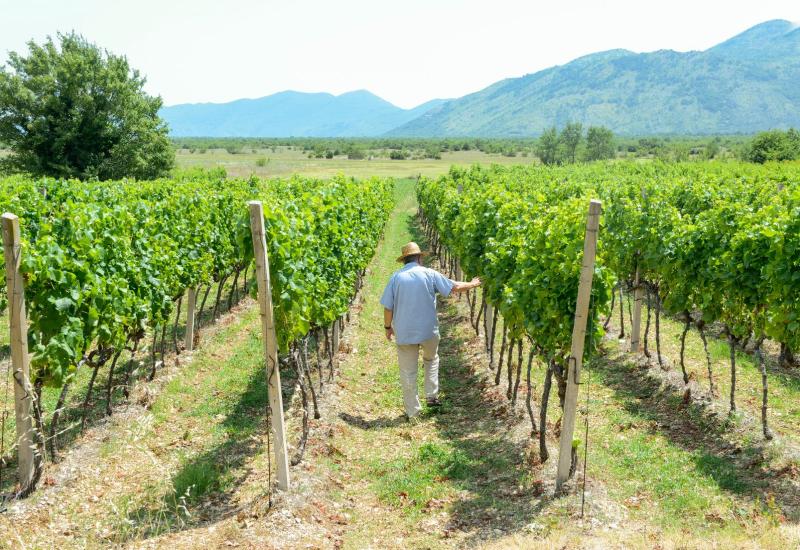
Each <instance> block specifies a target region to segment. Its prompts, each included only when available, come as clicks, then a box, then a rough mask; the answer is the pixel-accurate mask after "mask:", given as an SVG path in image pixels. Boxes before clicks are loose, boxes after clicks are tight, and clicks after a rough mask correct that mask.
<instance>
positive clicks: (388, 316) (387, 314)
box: [383, 308, 394, 342]
mask: <svg viewBox="0 0 800 550" xmlns="http://www.w3.org/2000/svg"><path fill="white" fill-rule="evenodd" d="M393 315H394V312H393V311H392V310H391V309H387V308H383V328H384V330H385V331H386V339H387V340H389V341H390V342H391V341H392V335H393V334H394V329H393V328H392V317H393Z"/></svg>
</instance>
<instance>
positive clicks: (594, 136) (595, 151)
mask: <svg viewBox="0 0 800 550" xmlns="http://www.w3.org/2000/svg"><path fill="white" fill-rule="evenodd" d="M584 158H585V159H586V160H587V161H593V160H606V159H610V158H614V134H613V132H611V130H609V129H608V128H605V127H603V126H589V128H588V130H586V152H585V155H584Z"/></svg>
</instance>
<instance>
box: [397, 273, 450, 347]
mask: <svg viewBox="0 0 800 550" xmlns="http://www.w3.org/2000/svg"><path fill="white" fill-rule="evenodd" d="M451 290H453V281H451V280H450V279H448V278H447V277H445V276H444V275H442V274H441V273H439V272H438V271H435V270H433V269H430V268H427V267H423V266H421V265H419V264H418V263H417V262H411V263H408V264H406V265H405V266H403V268H402V269H400V270H398V271H396V272H395V273H394V274H393V275H392V278H391V279H389V284H387V285H386V288H385V289H384V291H383V296H381V305H382V306H383V307H385V308H386V309H391V310H392V328H394V335H395V339H396V341H397V343H398V344H421V343H422V342H424V341H426V340H430V339H431V338H433V337H434V336H436V335H438V334H439V320H438V319H437V318H436V293H437V292H438V293H439V294H441V295H442V296H449V295H450V291H451Z"/></svg>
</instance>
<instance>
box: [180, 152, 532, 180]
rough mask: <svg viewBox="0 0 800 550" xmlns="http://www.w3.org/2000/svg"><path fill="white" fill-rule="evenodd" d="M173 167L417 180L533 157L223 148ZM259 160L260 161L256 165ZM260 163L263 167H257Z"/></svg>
mask: <svg viewBox="0 0 800 550" xmlns="http://www.w3.org/2000/svg"><path fill="white" fill-rule="evenodd" d="M175 158H176V165H177V166H178V167H183V168H193V167H202V168H214V167H218V166H219V167H222V168H225V170H226V171H227V173H228V175H229V176H231V177H248V176H251V175H256V176H260V177H276V176H289V175H292V174H300V175H303V176H309V177H317V178H330V177H332V176H335V175H336V174H346V175H348V176H353V177H356V178H367V177H370V176H380V177H397V178H416V177H417V176H418V175H420V174H421V175H423V176H438V175H440V174H444V173H446V172H447V171H448V170H449V169H450V166H453V165H456V166H469V165H471V164H476V163H483V164H489V163H496V164H525V163H533V162H535V160H534V159H533V158H528V159H526V158H525V157H506V156H503V155H499V154H498V155H494V154H493V155H489V154H486V153H482V152H481V151H475V150H473V151H455V152H446V153H442V158H441V159H437V160H434V159H418V160H411V159H409V160H390V159H388V158H385V157H381V158H375V159H373V160H369V159H364V160H349V159H348V158H347V157H344V156H339V157H335V158H333V159H310V158H308V155H307V154H306V153H304V152H303V151H302V150H298V149H289V148H288V147H276V148H275V152H273V151H272V150H271V149H261V150H258V151H256V152H252V150H248V152H246V153H237V154H235V155H232V154H230V153H228V152H227V151H225V150H224V149H212V150H207V151H206V152H204V153H201V152H199V151H196V152H194V153H190V152H189V151H188V150H186V149H180V150H178V151H177V154H176V157H175ZM259 161H262V162H259ZM259 164H264V165H263V166H259Z"/></svg>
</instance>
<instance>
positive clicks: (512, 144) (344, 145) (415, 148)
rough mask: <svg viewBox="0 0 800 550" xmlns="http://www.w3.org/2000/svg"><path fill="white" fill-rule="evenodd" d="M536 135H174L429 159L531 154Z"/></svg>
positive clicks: (236, 148) (232, 145)
mask: <svg viewBox="0 0 800 550" xmlns="http://www.w3.org/2000/svg"><path fill="white" fill-rule="evenodd" d="M536 141H537V140H536V138H526V139H499V138H206V137H188V138H173V139H172V143H173V146H174V147H175V148H176V149H184V150H189V151H192V152H195V151H199V152H205V151H207V150H209V149H223V150H226V151H228V152H229V153H231V154H239V153H246V152H250V151H253V150H255V151H258V150H264V149H273V150H275V151H277V148H278V147H290V148H293V149H297V150H300V151H303V152H305V153H311V154H312V156H315V157H317V158H325V157H328V158H332V157H334V156H340V155H347V156H348V157H350V158H366V157H367V156H369V153H370V152H373V153H374V152H376V151H387V153H386V156H388V155H389V154H390V153H389V152H390V151H405V152H406V153H407V155H406V158H411V156H412V155H415V154H418V153H419V152H423V153H425V154H427V155H428V156H429V158H439V157H440V156H441V154H442V153H446V152H451V151H481V152H483V153H487V154H504V155H508V156H517V155H518V154H521V153H523V152H528V153H531V152H533V150H534V147H535V145H536Z"/></svg>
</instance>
